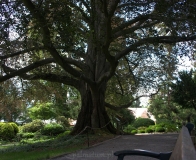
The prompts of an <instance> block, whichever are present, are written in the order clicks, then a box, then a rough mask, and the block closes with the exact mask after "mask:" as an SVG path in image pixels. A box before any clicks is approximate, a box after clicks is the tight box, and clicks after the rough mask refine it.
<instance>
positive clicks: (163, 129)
mask: <svg viewBox="0 0 196 160" xmlns="http://www.w3.org/2000/svg"><path fill="white" fill-rule="evenodd" d="M155 131H156V132H165V128H163V127H159V126H158V127H156V129H155Z"/></svg>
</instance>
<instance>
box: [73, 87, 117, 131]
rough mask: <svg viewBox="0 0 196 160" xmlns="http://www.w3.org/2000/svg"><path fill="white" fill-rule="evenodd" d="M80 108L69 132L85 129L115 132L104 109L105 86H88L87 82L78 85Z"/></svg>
mask: <svg viewBox="0 0 196 160" xmlns="http://www.w3.org/2000/svg"><path fill="white" fill-rule="evenodd" d="M80 94H81V101H82V104H81V110H80V113H79V115H78V118H77V123H76V125H75V126H74V129H73V130H72V132H71V134H82V133H85V131H86V130H85V129H87V127H88V129H89V128H90V129H91V130H92V131H95V132H96V130H97V129H103V130H105V131H107V132H110V133H114V134H115V133H116V129H115V128H114V126H113V125H112V123H111V122H110V118H109V116H108V114H107V112H106V110H105V105H104V98H105V87H104V86H103V88H102V89H100V88H99V89H96V88H95V87H93V88H90V87H89V86H88V85H87V84H84V85H83V86H82V87H80Z"/></svg>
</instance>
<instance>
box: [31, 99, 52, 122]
mask: <svg viewBox="0 0 196 160" xmlns="http://www.w3.org/2000/svg"><path fill="white" fill-rule="evenodd" d="M29 116H30V118H32V119H33V120H35V119H42V120H48V119H52V118H55V117H56V111H55V108H54V105H53V104H52V103H41V104H40V103H37V104H36V105H35V106H33V107H32V108H29Z"/></svg>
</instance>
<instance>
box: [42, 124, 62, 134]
mask: <svg viewBox="0 0 196 160" xmlns="http://www.w3.org/2000/svg"><path fill="white" fill-rule="evenodd" d="M64 131H65V129H64V127H63V126H62V125H60V124H57V123H51V124H46V125H45V126H44V128H43V129H42V130H41V133H42V134H43V135H57V134H60V133H63V132H64Z"/></svg>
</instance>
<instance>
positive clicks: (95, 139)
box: [0, 131, 114, 160]
mask: <svg viewBox="0 0 196 160" xmlns="http://www.w3.org/2000/svg"><path fill="white" fill-rule="evenodd" d="M27 137H28V136H27ZM111 138H114V135H111V134H107V133H105V132H99V133H97V134H91V133H88V134H87V133H85V134H82V135H77V136H72V135H68V132H67V131H66V132H64V133H62V134H59V135H57V136H48V137H46V136H44V135H43V137H42V135H40V137H39V138H37V139H34V138H32V137H31V136H30V138H22V139H21V140H20V142H6V141H0V157H1V160H10V159H14V160H45V159H49V158H52V157H55V156H58V155H62V154H66V153H70V152H74V151H76V150H79V149H82V148H88V147H89V146H92V145H95V144H97V143H100V142H102V141H105V140H107V139H111Z"/></svg>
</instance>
